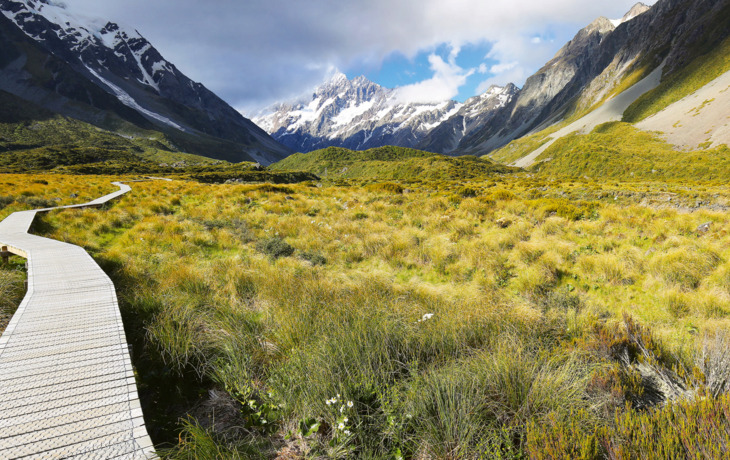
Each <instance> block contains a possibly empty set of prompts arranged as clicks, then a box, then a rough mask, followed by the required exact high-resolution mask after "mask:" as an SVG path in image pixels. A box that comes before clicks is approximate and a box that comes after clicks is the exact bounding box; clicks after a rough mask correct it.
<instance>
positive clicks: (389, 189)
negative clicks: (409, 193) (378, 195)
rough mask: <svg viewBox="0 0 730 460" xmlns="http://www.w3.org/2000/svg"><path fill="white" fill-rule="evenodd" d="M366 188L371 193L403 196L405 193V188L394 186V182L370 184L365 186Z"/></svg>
mask: <svg viewBox="0 0 730 460" xmlns="http://www.w3.org/2000/svg"><path fill="white" fill-rule="evenodd" d="M365 188H366V189H367V190H369V191H371V192H385V193H394V194H402V193H403V187H401V186H400V185H398V184H394V183H393V182H381V183H377V184H370V185H367V186H365Z"/></svg>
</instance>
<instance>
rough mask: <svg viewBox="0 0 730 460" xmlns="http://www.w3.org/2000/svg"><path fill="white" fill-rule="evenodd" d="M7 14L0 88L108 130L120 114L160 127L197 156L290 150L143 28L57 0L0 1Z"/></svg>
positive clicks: (266, 158) (260, 155)
mask: <svg viewBox="0 0 730 460" xmlns="http://www.w3.org/2000/svg"><path fill="white" fill-rule="evenodd" d="M0 12H2V15H1V16H0V19H2V21H0V29H1V31H2V36H3V38H4V40H3V43H2V45H3V48H4V53H3V54H4V55H5V56H4V57H5V59H0V77H1V78H0V90H3V91H6V92H9V93H11V94H14V95H16V96H19V97H21V98H23V99H26V100H28V101H29V102H33V103H35V104H38V105H40V106H42V107H44V108H47V109H50V110H52V111H54V112H57V113H60V114H62V115H66V116H70V117H73V118H77V119H80V120H82V121H85V122H89V123H92V124H96V125H98V126H100V127H103V128H109V126H110V124H115V123H113V122H112V119H117V118H121V119H122V120H124V121H126V122H129V123H131V124H133V125H135V126H138V127H139V128H141V129H154V130H159V131H162V132H164V133H165V134H166V135H168V136H169V137H171V139H172V140H173V142H174V143H176V144H177V145H178V146H180V147H181V149H182V150H191V151H192V152H191V153H201V154H204V155H205V154H208V155H210V153H211V150H213V154H212V155H211V156H216V152H215V151H216V150H218V151H219V155H217V156H218V157H219V158H222V159H229V160H233V161H241V160H254V161H259V162H261V163H264V164H268V163H271V162H273V161H276V160H278V159H281V158H283V157H284V156H286V155H288V154H289V153H290V151H289V150H288V149H286V148H285V147H283V146H282V145H280V144H278V143H277V142H276V141H274V140H273V139H271V137H270V136H268V135H267V134H266V133H265V132H264V131H263V130H261V129H260V128H259V127H258V126H256V125H255V124H254V123H252V122H251V121H250V120H248V119H246V118H244V117H243V116H242V115H241V114H240V113H238V112H237V111H236V110H235V109H233V108H232V107H230V106H229V105H228V104H227V103H225V102H224V101H223V100H221V99H220V98H219V97H218V96H216V95H215V94H214V93H212V92H211V91H210V90H208V89H207V88H206V87H205V86H204V85H202V84H201V83H197V82H194V81H192V80H190V79H189V78H188V77H186V76H185V75H184V74H183V73H182V72H180V71H179V70H178V69H177V68H176V67H175V65H174V64H172V63H170V62H169V61H167V60H165V59H164V58H163V57H162V55H161V54H160V53H159V52H158V51H157V50H156V49H155V48H154V46H152V44H151V43H149V41H147V40H146V39H145V38H144V37H143V36H142V35H141V34H140V33H139V32H137V31H136V30H125V29H124V28H122V27H120V26H119V25H117V24H115V23H113V22H109V21H106V20H95V19H87V18H83V17H79V16H75V15H73V14H71V13H69V12H68V10H67V9H66V8H65V6H64V5H63V4H60V3H57V2H54V1H51V0H0ZM18 30H19V31H21V32H22V33H23V34H24V35H25V36H26V37H27V39H29V40H30V41H31V42H32V43H29V42H28V40H23V38H22V37H20V36H19V35H18V34H17V31H18ZM44 55H45V57H44ZM49 56H50V57H49ZM61 70H62V72H61ZM49 73H50V75H49ZM89 83H91V85H93V86H95V88H92V87H91V86H90V85H89ZM98 90H101V92H103V93H105V94H99V91H98ZM108 96H111V98H110V97H108ZM117 102H118V103H117ZM120 104H121V105H122V106H124V107H123V108H120V107H119V105H120ZM201 143H202V144H205V146H206V147H207V148H204V149H203V148H200V146H198V145H197V144H201ZM211 144H220V145H218V146H217V147H216V148H213V149H210V146H211ZM196 147H197V148H196ZM195 150H201V151H195ZM224 152H225V153H224Z"/></svg>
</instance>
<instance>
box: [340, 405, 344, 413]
mask: <svg viewBox="0 0 730 460" xmlns="http://www.w3.org/2000/svg"><path fill="white" fill-rule="evenodd" d="M344 410H345V406H340V414H341V413H342V411H344Z"/></svg>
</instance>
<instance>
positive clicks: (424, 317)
mask: <svg viewBox="0 0 730 460" xmlns="http://www.w3.org/2000/svg"><path fill="white" fill-rule="evenodd" d="M431 318H433V313H426V314H425V315H423V316H422V317H421V321H426V320H429V319H431Z"/></svg>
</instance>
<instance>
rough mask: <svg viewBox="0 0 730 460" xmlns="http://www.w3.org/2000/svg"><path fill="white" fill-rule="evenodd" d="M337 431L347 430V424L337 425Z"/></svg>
mask: <svg viewBox="0 0 730 460" xmlns="http://www.w3.org/2000/svg"><path fill="white" fill-rule="evenodd" d="M337 429H338V430H344V429H345V424H344V423H342V422H340V423H339V424H338V425H337Z"/></svg>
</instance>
